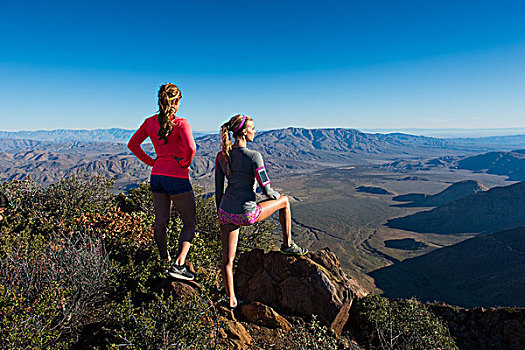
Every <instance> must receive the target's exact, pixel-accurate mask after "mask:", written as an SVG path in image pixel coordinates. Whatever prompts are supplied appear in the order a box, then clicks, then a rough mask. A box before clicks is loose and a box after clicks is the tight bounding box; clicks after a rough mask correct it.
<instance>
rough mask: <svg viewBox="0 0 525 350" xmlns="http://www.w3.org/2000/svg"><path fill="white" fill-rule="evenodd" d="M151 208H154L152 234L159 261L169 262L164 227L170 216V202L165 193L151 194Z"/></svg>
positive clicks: (166, 225)
mask: <svg viewBox="0 0 525 350" xmlns="http://www.w3.org/2000/svg"><path fill="white" fill-rule="evenodd" d="M153 206H154V208H155V224H154V225H153V232H154V237H155V242H156V243H157V248H159V254H160V257H161V259H167V260H168V261H169V260H170V255H169V252H168V237H167V236H166V227H168V222H169V220H170V216H171V200H170V196H169V195H168V194H167V193H153Z"/></svg>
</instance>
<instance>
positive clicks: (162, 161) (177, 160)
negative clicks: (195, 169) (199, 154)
mask: <svg viewBox="0 0 525 350" xmlns="http://www.w3.org/2000/svg"><path fill="white" fill-rule="evenodd" d="M157 117H158V115H154V116H152V117H149V118H147V119H146V120H145V121H144V123H142V125H141V126H140V128H139V129H138V130H137V131H136V132H135V134H133V136H132V137H131V139H130V140H129V142H128V148H129V149H130V151H131V152H133V154H134V155H136V156H137V158H139V159H140V160H141V161H143V162H144V163H146V164H147V165H149V166H152V167H153V169H152V170H151V174H152V175H165V176H171V177H179V178H184V179H188V178H189V170H188V168H189V166H190V165H191V162H192V161H193V157H194V156H195V151H196V149H197V148H196V146H195V140H194V139H193V134H192V132H191V126H190V123H189V122H188V121H187V120H186V119H184V118H179V117H177V116H174V118H173V119H172V123H173V130H172V131H171V133H170V134H169V135H168V142H167V143H166V144H165V143H164V140H162V139H159V130H160V125H159V122H158V120H157ZM148 137H149V138H150V139H151V142H152V143H153V147H154V148H155V153H156V154H157V158H156V159H153V158H151V157H150V156H148V155H147V154H146V152H144V150H143V149H142V147H141V146H140V145H141V144H142V142H144V140H146V138H148Z"/></svg>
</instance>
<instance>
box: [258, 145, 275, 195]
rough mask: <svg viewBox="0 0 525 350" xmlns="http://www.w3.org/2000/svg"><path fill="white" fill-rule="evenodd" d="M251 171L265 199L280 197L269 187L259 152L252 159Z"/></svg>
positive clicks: (268, 179) (268, 180)
mask: <svg viewBox="0 0 525 350" xmlns="http://www.w3.org/2000/svg"><path fill="white" fill-rule="evenodd" d="M253 171H254V175H255V179H256V180H257V182H258V183H259V186H260V187H261V191H262V193H264V195H265V196H266V197H267V198H270V199H279V197H281V195H280V194H279V192H277V191H275V190H274V189H273V188H272V186H270V178H269V177H268V173H267V172H266V168H265V167H264V162H263V159H262V156H261V154H260V153H259V152H257V153H255V156H254V157H253Z"/></svg>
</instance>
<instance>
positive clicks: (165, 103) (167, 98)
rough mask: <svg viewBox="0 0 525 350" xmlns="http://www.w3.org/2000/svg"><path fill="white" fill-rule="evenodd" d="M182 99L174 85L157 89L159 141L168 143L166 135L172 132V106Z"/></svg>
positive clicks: (173, 111) (173, 112)
mask: <svg viewBox="0 0 525 350" xmlns="http://www.w3.org/2000/svg"><path fill="white" fill-rule="evenodd" d="M181 98H182V93H181V92H180V90H179V88H178V87H177V85H175V84H170V83H168V84H164V85H161V86H160V89H159V116H158V118H157V119H158V121H159V125H160V129H159V140H164V144H166V143H167V142H168V135H169V134H170V133H171V131H172V130H173V125H172V123H171V119H170V117H171V116H172V115H173V114H175V110H174V108H173V106H174V105H175V104H176V103H177V102H178V101H179V100H180V99H181Z"/></svg>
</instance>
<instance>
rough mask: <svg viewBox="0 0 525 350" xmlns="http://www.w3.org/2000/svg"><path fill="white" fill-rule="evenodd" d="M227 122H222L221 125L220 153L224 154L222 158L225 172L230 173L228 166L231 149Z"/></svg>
mask: <svg viewBox="0 0 525 350" xmlns="http://www.w3.org/2000/svg"><path fill="white" fill-rule="evenodd" d="M229 124H230V123H229V122H227V123H224V124H222V126H221V143H222V154H223V155H224V159H225V160H226V174H227V175H231V174H232V170H231V168H230V162H231V158H230V155H231V151H232V142H231V140H230V131H229V130H228V129H229Z"/></svg>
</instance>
